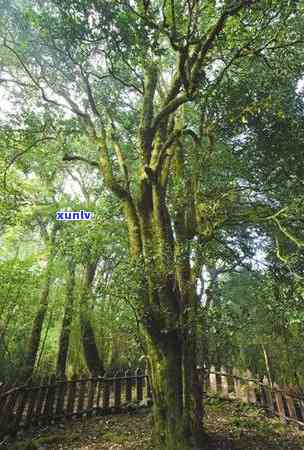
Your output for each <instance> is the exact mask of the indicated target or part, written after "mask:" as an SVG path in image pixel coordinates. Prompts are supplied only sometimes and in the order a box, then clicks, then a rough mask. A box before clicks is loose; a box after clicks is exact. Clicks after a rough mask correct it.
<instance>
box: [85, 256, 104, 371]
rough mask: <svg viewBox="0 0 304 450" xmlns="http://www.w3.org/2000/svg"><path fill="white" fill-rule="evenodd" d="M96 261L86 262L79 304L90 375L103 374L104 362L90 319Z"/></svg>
mask: <svg viewBox="0 0 304 450" xmlns="http://www.w3.org/2000/svg"><path fill="white" fill-rule="evenodd" d="M96 267H97V262H94V263H88V264H87V265H86V269H85V281H84V286H83V290H82V295H81V300H80V302H81V304H80V327H81V336H82V344H83V350H84V356H85V360H86V364H87V367H88V369H89V371H90V372H91V374H92V375H103V374H104V364H103V361H102V359H101V358H100V356H99V352H98V347H97V344H96V338H95V333H94V329H93V326H92V323H91V320H90V311H89V310H90V308H89V306H90V305H89V303H90V300H91V298H92V284H93V280H94V276H95V271H96Z"/></svg>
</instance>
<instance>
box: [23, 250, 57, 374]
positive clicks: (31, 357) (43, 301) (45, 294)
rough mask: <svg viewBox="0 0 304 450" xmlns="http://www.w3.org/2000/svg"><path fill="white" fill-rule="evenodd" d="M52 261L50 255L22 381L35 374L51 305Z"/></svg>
mask: <svg viewBox="0 0 304 450" xmlns="http://www.w3.org/2000/svg"><path fill="white" fill-rule="evenodd" d="M52 259H53V258H52V255H50V257H49V259H48V263H47V268H46V275H45V284H44V287H43V290H42V293H41V298H40V302H39V308H38V311H37V313H36V316H35V318H34V322H33V326H32V331H31V335H30V338H29V343H28V347H27V350H26V353H25V357H24V368H23V370H22V375H21V378H22V380H28V379H29V378H31V377H32V375H33V372H34V367H35V362H36V358H37V354H38V350H39V345H40V340H41V334H42V328H43V324H44V320H45V317H46V313H47V309H48V304H49V293H50V286H51V280H52V274H51V265H52Z"/></svg>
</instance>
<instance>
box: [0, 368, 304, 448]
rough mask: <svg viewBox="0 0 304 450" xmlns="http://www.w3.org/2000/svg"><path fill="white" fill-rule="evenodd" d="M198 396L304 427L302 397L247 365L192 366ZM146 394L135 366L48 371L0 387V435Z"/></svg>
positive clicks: (106, 410)
mask: <svg viewBox="0 0 304 450" xmlns="http://www.w3.org/2000/svg"><path fill="white" fill-rule="evenodd" d="M198 370H199V371H200V375H201V379H202V383H204V395H205V396H210V395H217V396H219V397H221V398H223V399H227V400H228V399H238V400H240V401H242V402H245V403H252V404H255V405H258V406H261V407H263V408H265V409H266V410H268V411H269V412H270V413H271V414H276V415H279V416H282V417H284V418H285V419H287V420H293V421H296V422H297V423H298V424H299V425H303V426H304V399H302V398H297V397H295V396H293V395H292V394H291V393H290V392H287V391H284V390H283V389H281V388H280V387H279V386H278V385H277V384H274V385H273V386H270V384H269V382H268V380H267V378H266V377H264V378H263V379H262V380H261V381H259V380H256V379H253V378H252V375H251V372H250V371H249V370H247V371H246V372H245V373H244V374H242V375H241V374H240V372H239V371H238V370H237V369H234V370H233V371H226V370H225V369H224V368H221V369H220V370H216V369H215V368H214V367H211V369H210V371H208V372H207V371H205V370H204V369H198ZM148 398H151V389H150V384H149V380H148V377H147V375H145V374H144V373H143V372H141V371H140V370H139V369H138V370H137V371H136V372H135V373H134V374H133V375H132V374H131V373H130V372H129V371H128V372H126V373H125V374H124V375H120V374H117V375H116V376H114V377H95V378H78V377H77V376H74V377H73V378H72V379H71V380H69V381H68V380H66V379H60V380H59V379H56V378H55V377H54V376H52V377H50V378H49V379H48V380H43V381H42V382H41V383H40V384H37V385H24V386H18V387H17V386H9V385H5V386H3V385H2V386H0V438H1V439H3V438H6V437H8V436H12V437H14V436H16V434H17V433H18V431H19V430H24V429H28V428H30V427H32V426H37V425H50V424H52V423H55V422H58V421H61V420H63V419H71V418H80V417H83V416H85V417H91V416H93V415H102V414H113V413H118V412H122V411H128V410H130V409H131V408H132V409H133V408H135V407H136V405H138V404H140V402H141V401H142V400H145V399H148Z"/></svg>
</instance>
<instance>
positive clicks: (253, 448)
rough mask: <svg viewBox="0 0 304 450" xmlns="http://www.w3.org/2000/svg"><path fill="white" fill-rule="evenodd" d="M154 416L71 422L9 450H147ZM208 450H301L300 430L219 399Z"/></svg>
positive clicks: (303, 433) (209, 412)
mask: <svg viewBox="0 0 304 450" xmlns="http://www.w3.org/2000/svg"><path fill="white" fill-rule="evenodd" d="M151 424H152V415H151V412H150V411H149V410H146V409H140V410H137V411H136V412H134V413H132V414H120V415H115V416H102V417H93V418H90V419H82V420H75V421H72V422H66V423H63V424H59V425H56V426H50V427H48V428H46V429H41V430H36V431H35V434H32V435H27V436H24V437H23V440H22V441H20V440H19V441H18V442H17V443H15V444H12V445H9V446H5V447H3V448H5V449H7V450H37V449H38V450H148V449H151V446H150V432H151ZM205 429H206V431H207V433H208V435H209V439H210V442H209V443H208V450H209V449H210V450H222V449H226V450H287V449H289V450H304V429H302V430H301V429H299V427H298V426H297V425H294V424H291V423H284V422H283V421H282V419H280V418H274V417H267V416H266V414H265V412H264V411H263V410H261V409H258V408H256V407H252V406H248V405H242V404H239V403H237V402H225V401H221V400H219V399H217V398H213V399H209V400H208V402H207V404H206V416H205Z"/></svg>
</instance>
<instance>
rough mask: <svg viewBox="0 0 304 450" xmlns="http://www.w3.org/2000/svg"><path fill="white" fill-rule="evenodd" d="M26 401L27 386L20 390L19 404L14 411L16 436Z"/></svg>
mask: <svg viewBox="0 0 304 450" xmlns="http://www.w3.org/2000/svg"><path fill="white" fill-rule="evenodd" d="M27 399H28V384H27V385H25V386H24V387H23V389H22V390H20V397H19V404H18V407H17V411H16V416H15V420H14V424H13V429H14V435H16V434H17V432H18V429H19V427H20V424H21V423H22V419H23V413H24V410H25V406H26V402H27Z"/></svg>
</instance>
